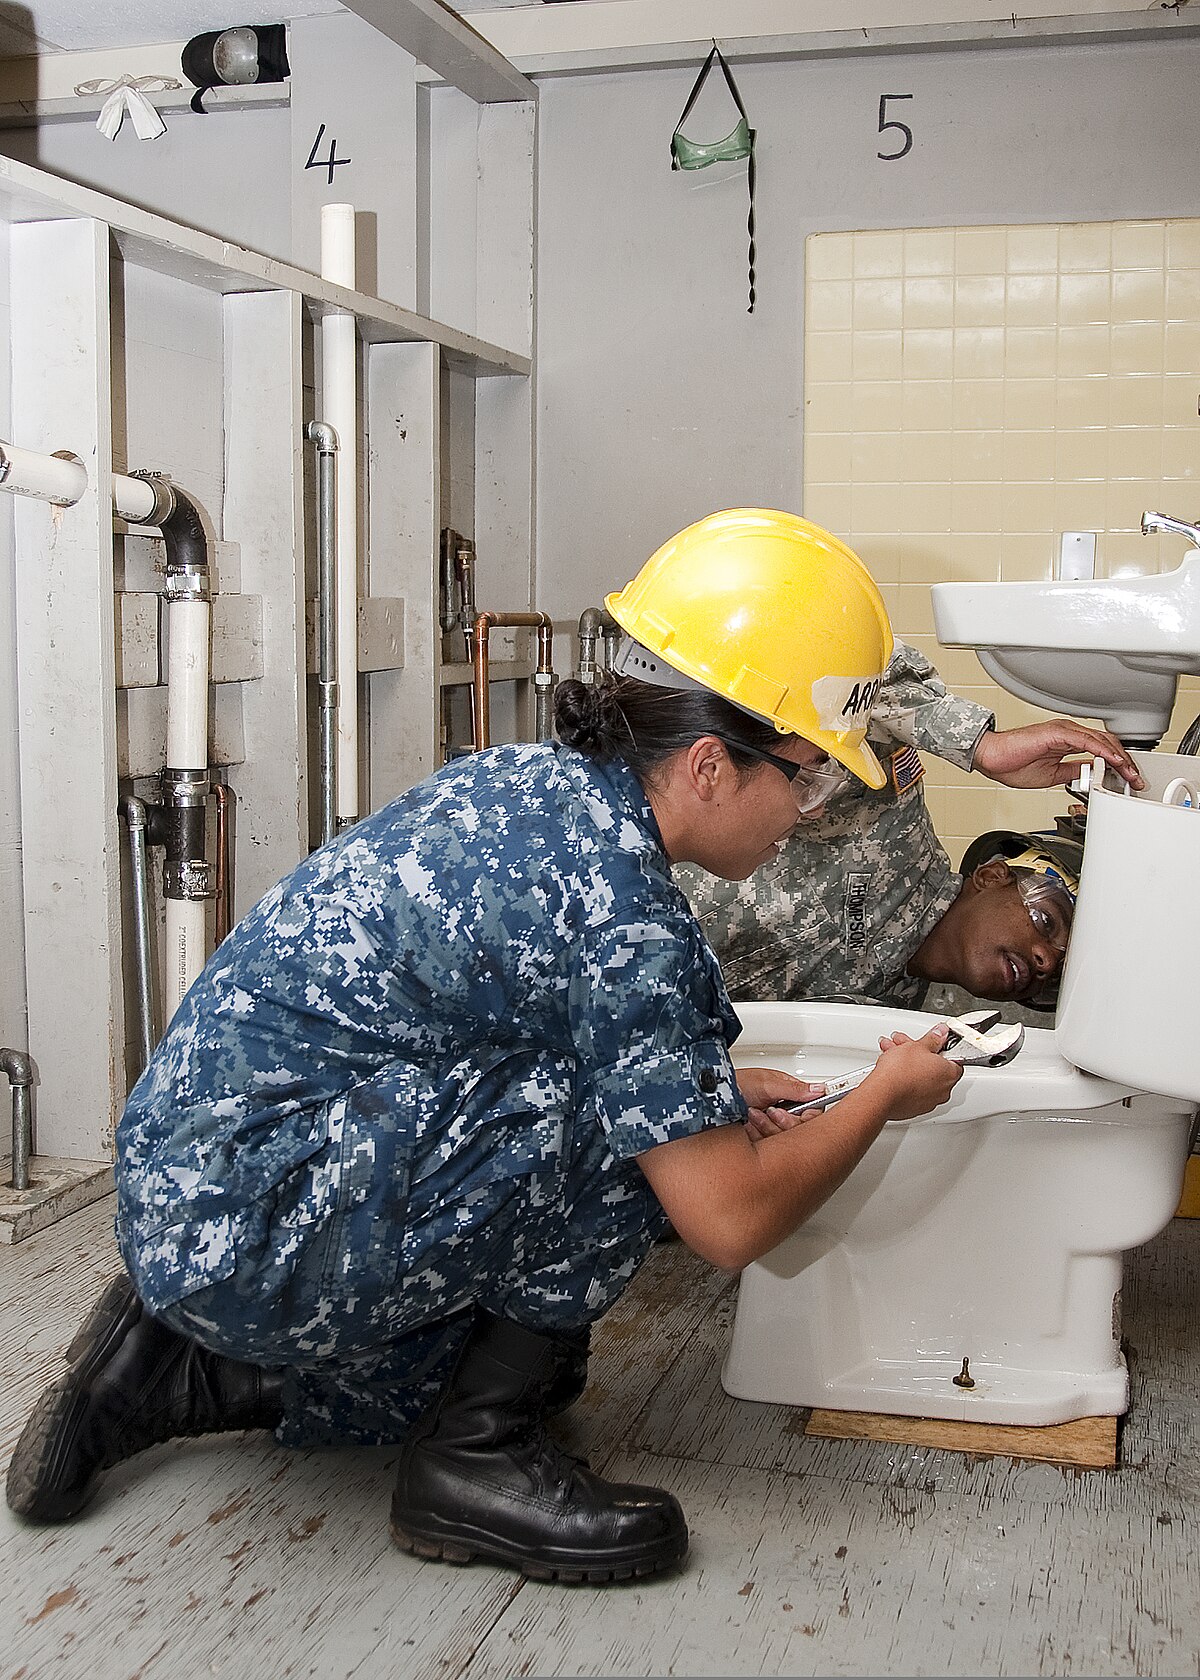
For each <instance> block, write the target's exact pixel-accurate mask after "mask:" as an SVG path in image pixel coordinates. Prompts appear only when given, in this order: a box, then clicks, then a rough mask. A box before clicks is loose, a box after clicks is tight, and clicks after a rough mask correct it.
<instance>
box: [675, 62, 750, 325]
mask: <svg viewBox="0 0 1200 1680" xmlns="http://www.w3.org/2000/svg"><path fill="white" fill-rule="evenodd" d="M714 60H715V61H716V63H718V64H719V65H720V66H721V71H722V73H723V75H724V77H725V83H726V86H727V87H728V89H729V92H730V96H731V98H732V99H733V102H734V104H735V105H736V106H737V108H738V113H739V117H738V121H737V123H736V124H735V126H734V127H733V128H732V129H731V130H730V132H729V133H728V134H727V135H726V136H725V138H724V139H723V140H708V141H705V140H689V139H688V138H687V136H686V135H685V134H684V133H683V132H682V130H683V125H684V123H685V122H686V121H687V120H688V117H689V116H690V114H691V110H692V106H693V105H694V104H695V103H696V100H697V98H698V97H699V95H700V89H701V88H702V87H703V86H704V84H705V82H706V81H707V79H708V74H709V71H710V70H711V69H712V67H713V62H714ZM754 141H755V130H754V129H752V128H751V127H750V119H749V118H748V117H747V115H746V107H745V106H744V105H743V104H742V96H741V94H740V93H739V92H738V87H737V83H736V82H735V81H734V79H733V72H732V70H730V68H729V66H728V64H726V62H725V55H724V53H723V52H722V51H721V49H720V47H718V45H717V43H716V41H715V40H714V41H713V44H712V51H711V52H710V53H709V55H708V57H707V58H706V59H705V60H704V64H703V67H702V68H701V71H700V74H699V75H698V76H697V77H696V80H695V82H694V83H693V84H692V91H691V93H689V94H688V97H687V104H686V105H685V106H684V107H683V113H682V115H681V116H680V118H679V121H678V122H677V123H676V124H675V132H674V133H673V134H672V135H671V168H672V169H707V168H708V166H709V164H712V163H732V162H735V161H736V160H737V159H738V158H745V159H746V184H747V187H748V189H749V193H750V213H749V215H748V216H747V218H746V232H747V234H748V236H749V250H748V253H747V259H746V260H747V267H748V269H749V277H748V289H749V295H750V301H749V303H748V305H747V309H746V313H747V314H749V315H752V314H753V313H754V261H755V245H754Z"/></svg>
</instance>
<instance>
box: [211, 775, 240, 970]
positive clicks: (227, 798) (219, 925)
mask: <svg viewBox="0 0 1200 1680" xmlns="http://www.w3.org/2000/svg"><path fill="white" fill-rule="evenodd" d="M212 791H213V798H214V799H215V800H216V802H217V884H216V889H215V891H214V894H213V896H214V897H215V899H216V901H217V903H216V912H217V919H216V927H215V929H214V933H215V936H216V942H217V944H218V945H219V944H220V943H221V941H222V939H224V937H225V935H226V934H227V933H228V932H229V930H230V928H231V927H232V926H233V854H232V841H233V815H234V811H235V809H236V807H237V794H236V793H235V792H234V791H233V789H232V788H231V787H228V786H227V785H226V784H225V783H224V782H214V783H213V790H212Z"/></svg>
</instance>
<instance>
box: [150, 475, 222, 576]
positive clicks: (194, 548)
mask: <svg viewBox="0 0 1200 1680" xmlns="http://www.w3.org/2000/svg"><path fill="white" fill-rule="evenodd" d="M147 476H151V475H147ZM168 488H169V489H170V493H171V500H172V503H173V506H172V508H171V511H170V513H169V514H168V515H167V517H166V518H165V519H163V520H160V521H159V527H158V528H159V530H160V531H161V532H162V535H163V545H164V547H165V548H166V551H167V571H168V572H183V571H207V570H208V537H207V535H206V533H205V530H204V523H203V521H202V520H201V518H200V510H199V508H198V507H197V506H196V504H195V502H193V501H192V499H191V497H190V496H189V495H188V494H187V493H186V492H185V491H183V490H181V489H180V488H179V486H178V485H177V484H172V485H170V486H168Z"/></svg>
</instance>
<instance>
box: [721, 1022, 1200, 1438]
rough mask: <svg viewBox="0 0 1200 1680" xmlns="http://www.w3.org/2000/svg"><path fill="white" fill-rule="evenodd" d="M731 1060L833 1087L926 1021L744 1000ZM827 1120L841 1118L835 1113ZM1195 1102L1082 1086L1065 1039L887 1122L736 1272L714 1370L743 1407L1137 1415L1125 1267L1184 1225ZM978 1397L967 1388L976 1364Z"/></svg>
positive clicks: (1039, 1420)
mask: <svg viewBox="0 0 1200 1680" xmlns="http://www.w3.org/2000/svg"><path fill="white" fill-rule="evenodd" d="M738 1014H739V1015H740V1017H741V1020H742V1023H743V1027H744V1031H743V1034H742V1037H741V1038H740V1039H739V1041H738V1043H737V1045H736V1047H735V1051H734V1061H735V1062H736V1063H738V1064H739V1065H741V1066H759V1067H775V1068H782V1069H784V1070H786V1071H787V1072H789V1073H795V1074H797V1075H798V1076H799V1077H801V1078H805V1079H826V1078H829V1077H831V1076H832V1075H834V1074H837V1073H843V1072H846V1071H847V1070H848V1069H850V1068H852V1067H858V1066H861V1065H862V1064H863V1063H865V1062H870V1061H872V1060H873V1059H874V1057H875V1056H876V1055H877V1054H878V1040H879V1038H880V1036H881V1035H882V1034H884V1033H889V1032H894V1031H896V1030H902V1031H906V1032H908V1033H910V1034H912V1035H913V1036H916V1035H917V1034H919V1033H922V1032H924V1031H926V1030H927V1029H928V1028H929V1027H930V1026H932V1025H933V1024H934V1022H935V1020H936V1019H937V1017H936V1016H933V1015H925V1014H920V1013H917V1012H914V1011H905V1010H898V1009H889V1008H881V1007H876V1006H873V1005H857V1004H836V1003H762V1004H754V1003H748V1004H742V1005H739V1006H738ZM830 1112H831V1113H832V1114H834V1115H836V1113H837V1110H836V1108H834V1109H832V1110H831V1111H830ZM1195 1114H1196V1109H1195V1107H1194V1105H1193V1104H1191V1103H1190V1102H1187V1101H1184V1100H1181V1099H1177V1098H1174V1097H1164V1096H1147V1095H1145V1094H1144V1093H1141V1092H1136V1091H1132V1090H1131V1089H1130V1088H1129V1087H1128V1086H1125V1085H1118V1084H1115V1083H1113V1082H1112V1081H1111V1080H1108V1079H1104V1078H1100V1077H1098V1076H1097V1075H1094V1074H1088V1073H1082V1072H1080V1071H1079V1070H1078V1069H1077V1068H1075V1067H1073V1066H1071V1064H1070V1063H1069V1062H1066V1061H1064V1060H1063V1058H1062V1057H1061V1056H1060V1055H1059V1054H1058V1052H1057V1050H1056V1048H1055V1041H1054V1034H1053V1033H1052V1032H1050V1031H1046V1030H1044V1029H1039V1028H1034V1029H1027V1031H1026V1037H1025V1043H1024V1046H1023V1047H1022V1049H1021V1051H1020V1052H1019V1054H1018V1055H1017V1056H1016V1057H1015V1059H1014V1060H1013V1061H1012V1062H1010V1063H1009V1064H1008V1065H1007V1066H1005V1067H1000V1068H967V1069H966V1070H965V1071H964V1073H963V1076H962V1079H961V1080H960V1081H959V1083H958V1084H957V1086H956V1087H955V1089H954V1091H953V1093H952V1095H951V1098H950V1100H949V1102H947V1103H946V1104H944V1105H943V1106H942V1107H941V1108H938V1109H936V1110H935V1111H934V1112H933V1113H932V1114H930V1115H925V1116H922V1117H921V1118H920V1119H917V1120H909V1121H890V1122H889V1123H888V1124H887V1125H886V1126H885V1127H884V1129H883V1131H882V1132H881V1133H880V1135H879V1137H878V1138H877V1139H876V1141H875V1142H874V1143H873V1144H872V1145H871V1147H870V1149H869V1150H868V1151H867V1153H866V1155H865V1156H864V1158H863V1160H862V1161H861V1162H860V1163H859V1165H858V1166H857V1167H856V1168H855V1169H854V1171H853V1172H852V1173H851V1174H850V1176H849V1178H847V1180H846V1182H845V1183H844V1184H843V1185H841V1187H840V1188H839V1189H838V1190H836V1191H835V1192H834V1194H833V1195H832V1196H830V1197H829V1199H828V1200H827V1201H826V1202H825V1203H824V1204H823V1205H822V1206H821V1207H820V1208H819V1209H818V1210H817V1212H816V1213H815V1214H813V1215H812V1216H811V1218H809V1219H808V1220H807V1221H806V1222H805V1224H804V1225H803V1226H801V1227H800V1229H799V1230H797V1231H795V1232H794V1233H793V1234H792V1235H791V1236H790V1237H788V1238H787V1239H786V1241H784V1242H782V1243H780V1244H779V1246H778V1247H777V1248H775V1249H773V1250H772V1251H771V1252H770V1253H769V1254H767V1255H765V1256H764V1258H763V1259H761V1260H759V1261H757V1262H755V1263H754V1264H753V1265H751V1266H748V1267H747V1268H746V1269H745V1271H744V1272H743V1273H742V1277H741V1286H740V1291H739V1296H738V1305H737V1314H736V1318H735V1322H734V1328H733V1335H732V1339H731V1343H730V1348H729V1353H728V1356H727V1358H726V1360H725V1365H724V1369H723V1371H722V1382H723V1384H724V1387H725V1389H726V1390H727V1391H728V1393H730V1394H732V1395H734V1396H736V1397H738V1398H739V1399H744V1400H761V1401H771V1402H775V1403H779V1404H784V1405H791V1406H822V1407H830V1408H834V1409H841V1410H849V1411H869V1412H890V1413H899V1414H902V1415H909V1416H918V1417H937V1418H954V1419H959V1420H967V1421H975V1422H980V1423H1015V1424H1025V1425H1043V1424H1052V1423H1062V1422H1065V1421H1067V1420H1068V1419H1070V1418H1078V1417H1088V1416H1108V1415H1115V1414H1118V1413H1121V1412H1123V1411H1124V1410H1125V1409H1126V1406H1127V1405H1128V1398H1129V1379H1128V1372H1127V1370H1126V1367H1125V1361H1124V1358H1123V1356H1122V1353H1121V1313H1120V1304H1121V1257H1122V1254H1123V1252H1124V1251H1125V1250H1126V1249H1129V1248H1133V1247H1135V1246H1136V1245H1137V1244H1138V1243H1143V1242H1146V1241H1147V1240H1148V1239H1149V1238H1150V1237H1152V1236H1154V1235H1155V1234H1156V1233H1157V1232H1158V1231H1160V1230H1161V1229H1162V1228H1163V1226H1164V1225H1166V1223H1167V1221H1168V1220H1169V1219H1170V1218H1171V1215H1172V1214H1173V1212H1174V1210H1175V1207H1176V1205H1177V1203H1178V1199H1179V1191H1180V1185H1181V1182H1182V1178H1183V1169H1184V1163H1185V1160H1186V1158H1187V1153H1188V1147H1189V1142H1190V1137H1191V1132H1192V1128H1193V1122H1194V1119H1195ZM964 1359H966V1360H967V1361H968V1364H969V1377H970V1380H971V1382H972V1384H973V1386H971V1387H965V1386H959V1385H958V1384H956V1383H955V1381H954V1378H955V1377H958V1376H961V1374H962V1369H963V1360H964Z"/></svg>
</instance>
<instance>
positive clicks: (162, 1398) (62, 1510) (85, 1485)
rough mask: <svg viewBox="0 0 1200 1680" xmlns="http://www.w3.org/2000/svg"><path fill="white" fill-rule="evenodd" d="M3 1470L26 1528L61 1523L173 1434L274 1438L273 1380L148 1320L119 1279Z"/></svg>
mask: <svg viewBox="0 0 1200 1680" xmlns="http://www.w3.org/2000/svg"><path fill="white" fill-rule="evenodd" d="M67 1364H68V1366H69V1367H70V1369H69V1370H68V1372H67V1374H66V1376H65V1377H60V1378H59V1380H58V1382H56V1383H54V1384H53V1385H52V1386H51V1387H50V1388H48V1389H47V1390H46V1391H45V1393H44V1394H43V1395H42V1397H41V1399H40V1400H39V1401H38V1403H37V1405H36V1406H35V1407H34V1409H33V1413H32V1415H31V1416H30V1419H29V1422H28V1423H27V1424H26V1425H25V1428H24V1429H23V1430H22V1432H21V1439H20V1440H19V1441H18V1442H17V1448H16V1451H15V1452H14V1453H13V1456H12V1461H11V1463H10V1464H9V1467H8V1485H7V1493H8V1504H9V1508H10V1509H11V1510H12V1511H15V1512H16V1514H17V1516H19V1517H24V1518H25V1519H26V1520H27V1521H28V1522H36V1523H53V1522H66V1521H67V1520H68V1519H69V1518H71V1517H74V1516H77V1515H78V1513H79V1512H80V1511H82V1510H83V1508H84V1506H85V1505H86V1504H87V1503H88V1501H89V1500H90V1499H91V1497H92V1494H93V1492H94V1491H95V1485H96V1478H97V1476H98V1474H99V1472H100V1471H101V1470H108V1469H111V1467H112V1466H113V1465H114V1464H120V1463H121V1461H122V1460H123V1459H126V1458H132V1457H133V1455H134V1454H135V1453H139V1452H141V1451H142V1450H143V1449H144V1448H145V1447H151V1446H154V1445H155V1444H156V1443H157V1442H159V1441H169V1440H171V1439H172V1437H174V1436H176V1435H216V1434H220V1433H221V1432H223V1431H224V1430H228V1429H273V1428H274V1427H275V1425H276V1424H277V1423H278V1422H279V1420H280V1415H281V1407H280V1389H281V1380H280V1376H279V1374H278V1373H277V1372H274V1371H263V1370H260V1369H259V1367H258V1366H257V1365H244V1364H242V1363H241V1362H240V1361H239V1360H236V1359H225V1358H223V1357H222V1356H221V1355H220V1354H216V1353H210V1352H209V1351H208V1350H207V1348H202V1347H201V1346H200V1345H199V1343H198V1342H193V1341H189V1340H188V1338H187V1337H186V1336H181V1335H179V1334H178V1333H177V1332H176V1331H174V1330H169V1329H168V1328H167V1326H166V1325H165V1324H160V1323H159V1321H158V1320H157V1319H156V1318H154V1317H152V1316H151V1314H150V1313H148V1312H147V1311H146V1309H145V1307H144V1306H143V1305H142V1303H141V1301H140V1300H139V1299H138V1297H137V1294H136V1292H135V1290H134V1287H133V1285H132V1283H130V1281H129V1279H128V1278H127V1277H117V1278H114V1279H113V1280H112V1282H111V1283H110V1284H109V1285H108V1287H107V1289H105V1291H104V1293H103V1295H101V1297H100V1299H99V1300H98V1301H97V1302H96V1305H95V1306H94V1307H93V1308H92V1310H91V1312H90V1313H89V1314H88V1316H87V1318H86V1319H85V1320H84V1322H83V1324H82V1325H81V1326H80V1328H79V1331H78V1333H77V1334H76V1336H75V1340H74V1341H73V1342H72V1343H71V1345H70V1347H69V1348H68V1349H67Z"/></svg>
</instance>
